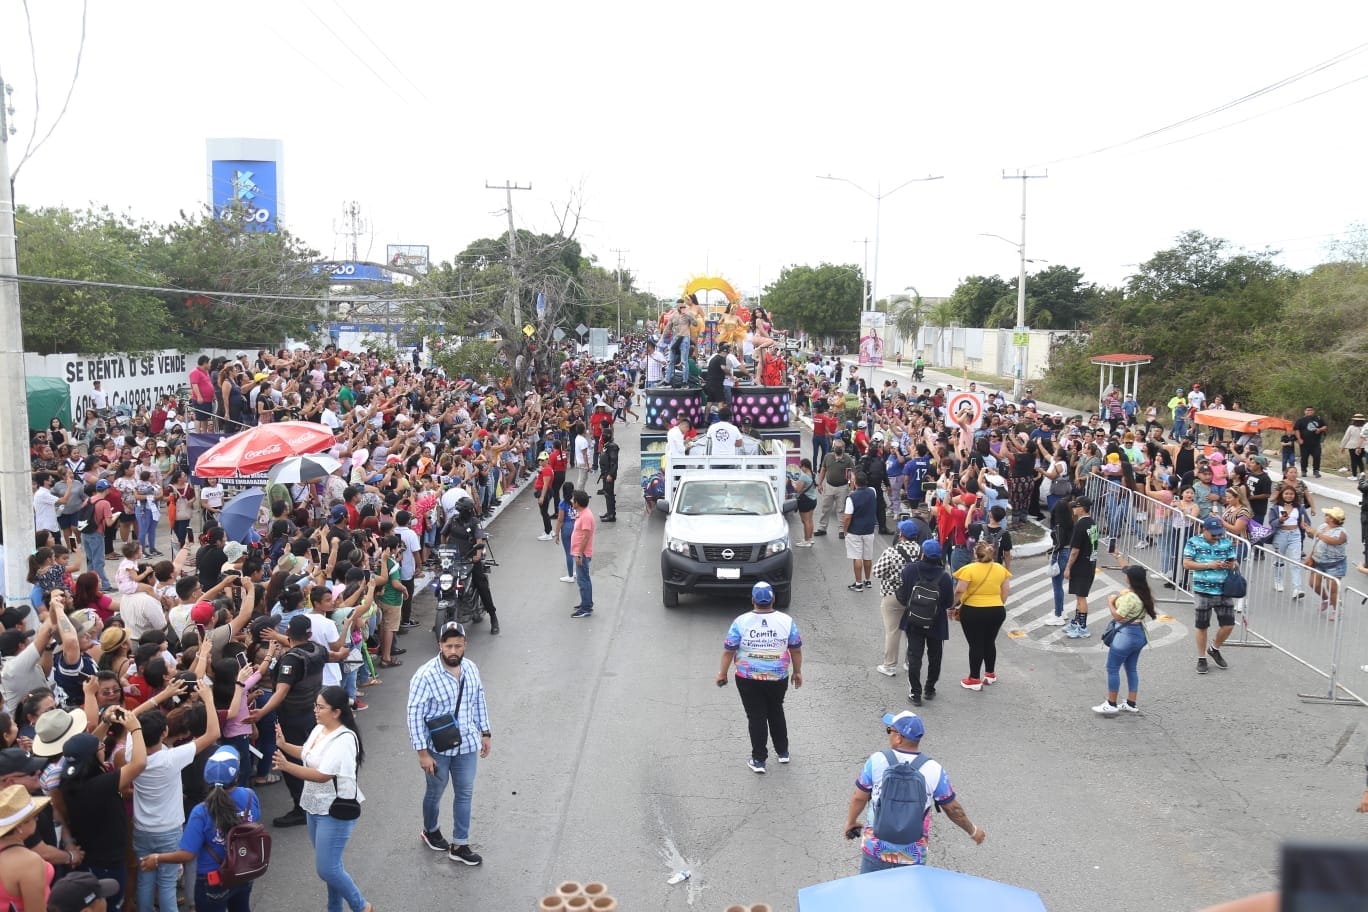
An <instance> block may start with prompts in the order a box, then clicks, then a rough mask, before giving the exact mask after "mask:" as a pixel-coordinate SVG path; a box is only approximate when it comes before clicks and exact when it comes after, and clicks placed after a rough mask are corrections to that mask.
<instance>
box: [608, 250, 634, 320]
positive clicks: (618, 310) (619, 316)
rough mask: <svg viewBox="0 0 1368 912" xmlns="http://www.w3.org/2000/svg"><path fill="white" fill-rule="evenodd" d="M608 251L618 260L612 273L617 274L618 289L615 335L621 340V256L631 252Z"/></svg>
mask: <svg viewBox="0 0 1368 912" xmlns="http://www.w3.org/2000/svg"><path fill="white" fill-rule="evenodd" d="M608 249H609V250H611V251H612V252H613V253H616V254H617V258H618V260H617V269H615V270H614V272H615V273H617V289H618V291H617V334H618V339H621V338H622V255H623V254H624V253H631V252H632V251H630V250H622V249H620V248H618V247H609V248H608Z"/></svg>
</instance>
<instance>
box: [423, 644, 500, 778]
mask: <svg viewBox="0 0 1368 912" xmlns="http://www.w3.org/2000/svg"><path fill="white" fill-rule="evenodd" d="M460 670H461V674H460V676H459V677H458V676H456V675H454V674H450V673H449V672H448V671H447V670H446V667H445V666H444V665H443V663H442V657H441V656H437V657H436V658H434V659H431V660H429V661H428V662H426V663H425V664H424V665H422V666H421V667H420V668H419V669H418V671H416V672H415V673H414V675H413V679H412V680H410V681H409V697H408V730H409V743H411V744H412V745H413V749H414V750H416V751H417V750H425V751H429V752H432V753H438V752H437V751H433V750H432V738H431V736H430V735H429V734H428V728H427V720H428V719H433V718H436V717H437V716H440V715H443V714H444V713H449V712H454V713H456V723H457V725H458V726H460V729H461V743H460V744H458V745H457V746H456V747H453V748H452V749H451V750H449V751H442V752H441V753H445V754H446V755H447V756H454V755H456V754H468V753H471V752H472V751H478V750H479V749H480V732H484V731H489V709H488V707H486V706H485V693H484V684H483V683H482V682H481V681H480V670H479V669H478V668H476V667H475V663H474V662H472V661H470V659H466V660H465V661H463V662H462V663H461V669H460ZM462 680H464V681H465V692H464V693H462V692H461V681H462ZM458 697H459V700H460V706H459V707H457V705H456V702H457V699H458Z"/></svg>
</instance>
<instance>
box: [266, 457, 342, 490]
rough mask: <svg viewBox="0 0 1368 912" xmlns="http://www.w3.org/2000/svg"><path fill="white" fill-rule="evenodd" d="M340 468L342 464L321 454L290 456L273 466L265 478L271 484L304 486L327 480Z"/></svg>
mask: <svg viewBox="0 0 1368 912" xmlns="http://www.w3.org/2000/svg"><path fill="white" fill-rule="evenodd" d="M341 467H342V463H340V462H338V461H337V460H336V459H333V458H332V457H331V456H324V455H322V454H321V453H318V454H314V455H312V456H291V457H290V458H289V459H286V460H285V461H284V462H282V463H279V464H278V465H276V466H274V467H273V468H272V469H271V471H270V473H268V474H267V476H266V477H267V478H268V479H269V480H270V481H271V483H272V484H304V483H305V482H310V481H318V480H319V479H320V478H327V477H328V476H329V475H331V474H332V473H333V472H336V471H337V470H338V469H339V468H341Z"/></svg>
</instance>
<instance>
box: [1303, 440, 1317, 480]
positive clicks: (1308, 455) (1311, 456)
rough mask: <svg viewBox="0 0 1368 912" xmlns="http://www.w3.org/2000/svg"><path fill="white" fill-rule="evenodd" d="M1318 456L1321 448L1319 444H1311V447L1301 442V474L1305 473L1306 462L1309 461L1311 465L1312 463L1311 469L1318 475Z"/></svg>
mask: <svg viewBox="0 0 1368 912" xmlns="http://www.w3.org/2000/svg"><path fill="white" fill-rule="evenodd" d="M1320 457H1321V448H1320V444H1317V445H1316V446H1313V447H1309V446H1307V445H1306V444H1304V443H1303V444H1302V448H1301V470H1302V474H1303V475H1305V474H1306V464H1307V462H1310V463H1311V465H1312V471H1313V472H1315V473H1316V474H1317V475H1319V474H1320Z"/></svg>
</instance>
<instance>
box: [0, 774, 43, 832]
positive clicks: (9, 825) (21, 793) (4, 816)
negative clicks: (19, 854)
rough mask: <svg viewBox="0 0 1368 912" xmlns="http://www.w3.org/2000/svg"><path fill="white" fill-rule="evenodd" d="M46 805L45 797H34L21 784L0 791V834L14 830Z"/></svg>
mask: <svg viewBox="0 0 1368 912" xmlns="http://www.w3.org/2000/svg"><path fill="white" fill-rule="evenodd" d="M47 806H48V799H47V798H35V797H33V796H32V795H30V794H29V793H28V789H26V788H24V787H23V786H22V785H11V786H10V787H8V788H6V789H5V790H3V791H0V836H4V835H6V834H8V833H12V832H14V829H15V828H16V827H18V826H19V825H20V824H22V823H23V822H24V821H25V820H28V819H29V818H30V817H32V816H34V815H35V814H37V813H38V812H39V811H41V810H42V809H43V808H45V807H47Z"/></svg>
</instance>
